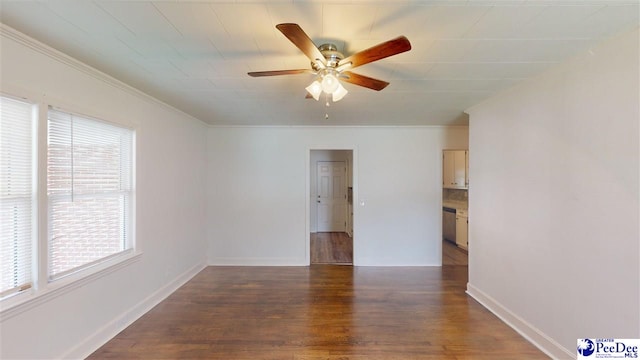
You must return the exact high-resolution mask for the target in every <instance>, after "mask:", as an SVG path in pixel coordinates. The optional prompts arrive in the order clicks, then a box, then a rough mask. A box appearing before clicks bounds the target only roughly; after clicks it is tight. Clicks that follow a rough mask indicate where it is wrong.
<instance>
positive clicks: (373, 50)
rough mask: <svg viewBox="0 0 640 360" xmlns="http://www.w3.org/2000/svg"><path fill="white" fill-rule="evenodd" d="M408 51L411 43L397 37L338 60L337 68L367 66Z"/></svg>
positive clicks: (404, 38)
mask: <svg viewBox="0 0 640 360" xmlns="http://www.w3.org/2000/svg"><path fill="white" fill-rule="evenodd" d="M409 50H411V43H410V42H409V39H407V38H406V37H404V36H399V37H397V38H395V39H393V40H389V41H385V42H383V43H380V44H378V45H376V46H373V47H370V48H368V49H366V50H362V51H360V52H359V53H355V54H353V55H351V56H348V57H346V58H344V59H342V60H340V62H339V63H338V66H342V65H346V64H348V63H351V67H352V68H354V67H356V66H360V65H364V64H368V63H370V62H373V61H377V60H380V59H384V58H386V57H389V56H393V55H396V54H400V53H403V52H405V51H409Z"/></svg>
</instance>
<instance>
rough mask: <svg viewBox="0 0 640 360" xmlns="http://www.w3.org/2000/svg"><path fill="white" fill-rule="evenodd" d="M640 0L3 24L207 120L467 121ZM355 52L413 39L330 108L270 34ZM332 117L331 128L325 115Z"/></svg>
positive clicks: (187, 11)
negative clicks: (365, 84)
mask: <svg viewBox="0 0 640 360" xmlns="http://www.w3.org/2000/svg"><path fill="white" fill-rule="evenodd" d="M639 4H640V0H625V1H623V0H582V1H580V0H555V1H549V0H493V1H489V0H450V1H429V0H424V1H406V0H405V1H397V2H392V1H365V0H360V1H356V0H353V1H297V0H293V1H292V0H289V1H241V0H237V1H233V2H231V1H175V0H174V1H79V0H76V1H57V0H56V1H54V0H50V1H6V0H0V20H1V21H2V22H3V23H5V24H6V25H9V26H11V27H13V28H15V29H17V30H19V31H21V32H23V33H25V34H27V35H29V36H31V37H33V38H35V39H37V40H40V41H42V42H44V43H46V44H48V45H50V46H52V47H54V48H56V49H58V50H60V51H62V52H64V53H66V54H68V55H71V56H73V57H75V58H77V59H79V60H81V61H83V62H85V63H87V64H89V65H91V66H93V67H95V68H97V69H99V70H101V71H103V72H105V73H107V74H109V75H111V76H113V77H115V78H117V79H119V80H122V81H123V82H125V83H128V84H130V85H132V86H134V87H136V88H138V89H140V90H142V91H144V92H146V93H148V94H150V95H152V96H154V97H156V98H158V99H161V100H163V101H164V102H166V103H168V104H170V105H173V106H174V107H176V108H178V109H180V110H182V111H184V112H186V113H188V114H191V115H192V116H194V117H196V118H199V119H201V120H202V121H205V122H207V123H210V124H219V125H325V124H327V125H464V124H467V121H468V120H467V118H466V117H465V116H464V115H463V111H464V110H465V109H466V108H468V107H470V106H471V105H474V104H476V103H478V102H480V101H482V100H483V99H486V98H487V97H489V96H491V95H493V94H495V93H497V92H499V91H502V90H505V89H507V88H509V87H510V86H512V85H514V84H516V83H518V82H520V81H523V80H524V79H527V78H530V77H532V76H536V74H538V73H540V72H541V71H543V70H544V69H546V68H548V67H549V66H551V65H553V64H555V63H558V62H561V61H563V60H565V59H567V58H568V57H571V56H573V55H576V54H578V53H580V52H584V51H587V50H588V49H589V48H590V47H592V46H593V45H595V44H597V43H598V42H600V41H602V40H603V39H606V38H608V37H611V36H613V35H615V34H617V33H620V32H623V31H627V30H630V29H632V28H634V27H636V26H638V24H639V15H638V13H639ZM283 22H293V23H298V24H299V25H300V26H301V27H302V28H303V29H304V30H305V31H306V33H307V34H308V35H309V36H310V37H311V38H312V39H313V40H314V42H315V43H316V44H317V45H320V44H322V43H324V42H327V41H328V40H330V41H331V42H333V43H335V44H336V45H338V47H339V49H340V50H341V51H342V52H343V53H344V54H345V55H346V56H348V55H349V54H352V53H355V52H358V51H360V50H363V49H366V48H368V47H370V46H372V45H375V44H378V43H380V42H383V41H386V40H389V39H391V38H395V37H397V36H399V35H405V36H407V37H408V38H409V40H410V41H411V44H412V46H413V48H412V50H411V51H409V52H407V53H403V54H399V55H396V56H393V57H390V58H386V59H383V60H380V61H378V62H376V63H371V64H367V65H363V66H362V67H359V68H356V69H355V70H354V72H357V73H360V74H363V75H367V76H371V77H375V78H379V79H381V80H386V81H389V82H390V83H391V85H389V86H388V87H387V88H386V89H384V90H382V91H381V92H376V91H372V90H369V89H365V88H361V87H357V86H354V85H351V84H345V87H346V88H347V90H349V94H348V95H347V96H346V97H345V98H344V99H343V100H342V101H340V102H337V103H335V104H331V106H330V107H329V108H326V107H325V105H324V103H323V102H322V101H320V102H316V101H314V100H305V98H304V97H305V90H304V88H305V86H307V85H308V84H309V83H310V82H311V81H312V79H313V76H312V75H306V74H304V75H289V76H279V77H268V78H266V77H263V78H251V77H249V76H248V75H247V72H248V71H262V70H282V69H295V68H308V67H309V61H308V60H307V58H306V57H305V56H304V55H303V54H302V53H301V52H300V51H299V50H298V49H297V48H296V47H295V46H294V45H293V44H291V43H290V42H289V41H288V40H287V39H286V38H285V37H284V36H283V35H282V34H281V33H280V32H279V31H278V30H276V28H275V25H276V24H278V23H283ZM325 113H328V114H329V119H325Z"/></svg>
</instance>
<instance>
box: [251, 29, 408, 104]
mask: <svg viewBox="0 0 640 360" xmlns="http://www.w3.org/2000/svg"><path fill="white" fill-rule="evenodd" d="M276 28H277V29H278V30H280V32H282V34H283V35H284V36H286V37H287V39H289V40H290V41H291V42H292V43H293V44H294V45H295V46H296V47H298V49H300V50H301V51H302V52H303V53H304V54H305V55H306V56H307V57H308V58H309V60H311V69H310V70H308V69H294V70H276V71H257V72H250V73H248V74H249V76H253V77H261V76H276V75H293V74H302V73H312V74H315V75H316V79H315V80H314V81H313V82H312V83H311V84H310V85H309V86H307V87H306V88H305V89H306V90H307V92H308V93H309V95H311V96H310V97H313V98H314V99H315V100H316V101H318V100H319V99H320V95H321V94H322V93H323V92H324V93H325V94H326V95H327V97H328V96H329V95H331V99H332V101H333V102H336V101H340V100H341V99H342V98H343V97H344V96H345V95H347V93H348V91H347V89H345V88H344V86H342V83H341V82H340V80H342V81H345V82H348V83H351V84H354V85H358V86H363V87H366V88H369V89H372V90H376V91H380V90H382V89H384V88H385V87H386V86H387V85H389V83H388V82H386V81H382V80H378V79H374V78H370V77H367V76H364V75H359V74H356V73H353V72H351V71H348V70H349V69H352V68H355V67H358V66H361V65H364V64H368V63H370V62H374V61H377V60H380V59H384V58H386V57H389V56H393V55H396V54H400V53H403V52H405V51H409V50H411V43H410V42H409V40H408V39H407V38H406V37H404V36H399V37H397V38H395V39H393V40H389V41H386V42H383V43H381V44H378V45H375V46H373V47H370V48H368V49H366V50H363V51H360V52H358V53H355V54H353V55H351V56H348V57H347V58H345V57H344V55H342V53H340V52H339V51H338V48H337V46H335V45H334V44H322V45H320V46H319V47H317V46H316V45H315V44H314V43H313V41H312V40H311V38H309V36H308V35H307V34H306V33H305V32H304V30H302V28H301V27H300V26H299V25H298V24H292V23H285V24H278V25H276ZM307 97H309V96H307ZM327 105H328V101H327Z"/></svg>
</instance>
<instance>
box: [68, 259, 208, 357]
mask: <svg viewBox="0 0 640 360" xmlns="http://www.w3.org/2000/svg"><path fill="white" fill-rule="evenodd" d="M204 268H205V265H204V264H197V265H195V266H194V267H192V268H191V269H189V270H187V271H186V272H184V273H182V274H181V275H180V276H178V277H177V278H175V279H174V280H173V281H171V282H170V283H168V284H167V285H165V286H163V287H162V288H160V289H158V290H157V291H156V292H154V293H152V294H151V295H149V296H148V297H147V298H146V299H144V300H142V301H141V302H140V303H138V304H137V305H135V306H133V307H132V308H131V309H130V310H128V311H126V312H124V313H123V314H122V315H120V316H119V317H117V318H115V319H113V320H112V321H110V322H109V323H108V324H106V325H105V326H103V327H102V328H100V329H98V331H96V332H95V333H93V334H91V335H89V336H88V337H87V338H86V339H85V340H84V341H82V342H81V343H80V344H78V345H77V346H75V347H73V348H72V349H70V350H69V351H67V352H66V353H64V354H62V355H61V356H60V357H58V358H59V359H84V358H86V357H87V356H89V355H91V353H93V352H94V351H96V350H97V349H98V348H100V346H102V345H104V344H106V343H107V342H108V341H109V340H111V339H112V338H113V337H114V336H116V335H117V334H118V333H119V332H121V331H122V330H124V329H125V328H126V327H127V326H129V325H131V324H132V323H133V322H134V321H136V320H138V319H139V318H140V317H141V316H142V315H144V314H146V313H147V312H148V311H149V310H151V309H152V308H153V307H154V306H156V305H158V304H159V303H160V302H161V301H162V300H164V299H166V298H167V297H168V296H169V295H171V294H172V293H173V292H175V291H176V290H177V289H178V288H180V287H181V286H182V285H184V284H185V283H186V282H187V281H189V280H191V279H192V278H193V277H194V276H196V274H198V273H199V272H200V271H202V269H204Z"/></svg>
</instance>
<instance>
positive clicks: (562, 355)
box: [467, 283, 576, 359]
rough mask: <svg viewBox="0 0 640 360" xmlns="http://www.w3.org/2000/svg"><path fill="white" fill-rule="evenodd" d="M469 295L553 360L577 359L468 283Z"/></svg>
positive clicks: (573, 354) (574, 355)
mask: <svg viewBox="0 0 640 360" xmlns="http://www.w3.org/2000/svg"><path fill="white" fill-rule="evenodd" d="M467 294H468V295H469V296H471V297H472V298H474V299H475V300H476V301H477V302H479V303H480V304H482V306H484V307H485V308H487V309H488V310H489V311H491V312H492V313H493V314H494V315H495V316H497V317H498V318H500V320H502V321H503V322H504V323H505V324H507V325H509V326H510V327H511V328H513V329H514V330H515V331H516V332H517V333H518V334H520V335H522V337H524V338H525V339H527V340H528V341H529V342H530V343H532V344H533V345H534V346H536V347H537V348H538V349H540V351H542V352H544V353H545V354H547V355H549V356H550V357H551V358H552V359H575V358H576V354H575V353H572V352H570V351H569V350H567V349H566V348H564V347H562V346H561V345H560V344H558V343H557V342H556V341H555V340H553V339H552V338H550V337H549V336H547V335H546V334H545V333H543V332H542V331H540V330H539V329H537V328H536V327H535V326H533V325H531V324H529V323H528V322H526V321H525V320H524V319H522V318H520V317H519V316H518V315H516V314H514V313H513V312H511V311H510V310H509V309H507V308H506V307H504V306H502V304H500V303H499V302H497V301H496V300H495V299H493V298H492V297H491V296H489V295H487V294H485V293H484V292H482V290H480V289H478V288H477V287H475V286H473V285H471V284H469V283H467Z"/></svg>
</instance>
